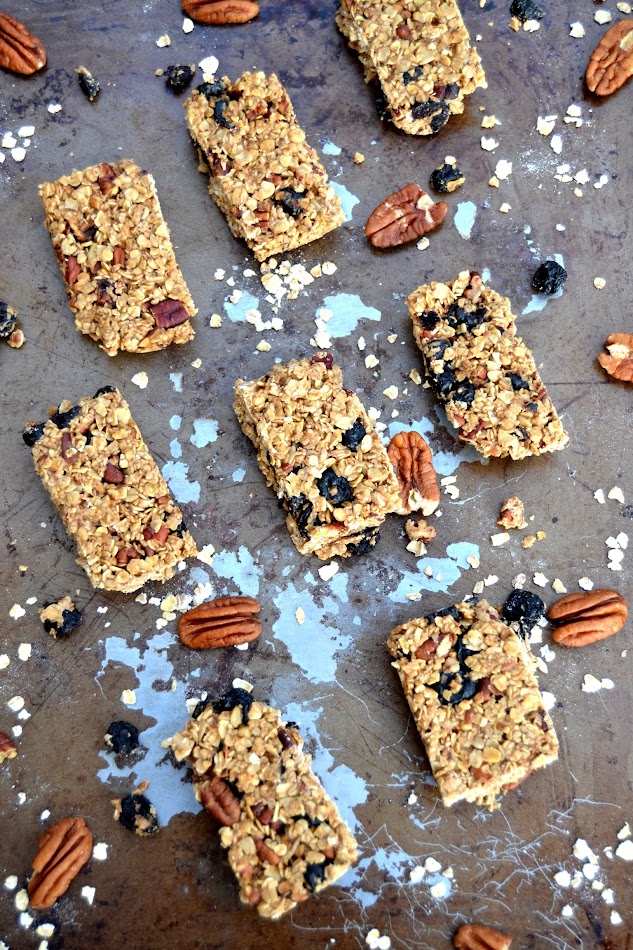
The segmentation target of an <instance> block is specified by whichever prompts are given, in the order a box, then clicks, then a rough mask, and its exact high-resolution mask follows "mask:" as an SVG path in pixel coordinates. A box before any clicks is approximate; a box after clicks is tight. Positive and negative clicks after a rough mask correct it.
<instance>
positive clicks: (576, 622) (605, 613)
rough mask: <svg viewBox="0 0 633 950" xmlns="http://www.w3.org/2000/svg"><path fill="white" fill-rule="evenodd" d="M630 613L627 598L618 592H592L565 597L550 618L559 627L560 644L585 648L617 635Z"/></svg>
mask: <svg viewBox="0 0 633 950" xmlns="http://www.w3.org/2000/svg"><path fill="white" fill-rule="evenodd" d="M628 613H629V609H628V607H627V604H626V601H625V599H624V597H622V596H621V595H620V594H618V592H617V591H616V590H590V591H588V592H587V593H583V594H567V596H566V597H561V599H560V600H557V601H556V603H555V604H553V605H552V606H551V607H550V609H549V610H548V611H547V617H548V620H551V621H552V623H554V624H556V627H557V629H556V630H555V631H554V633H553V634H552V636H553V638H554V640H556V642H557V643H560V644H561V646H565V647H582V646H585V645H586V644H587V643H595V642H596V641H597V640H604V639H605V638H606V637H610V636H612V635H613V634H614V633H617V632H618V630H621V629H622V627H623V626H624V624H625V623H626V618H627V616H628Z"/></svg>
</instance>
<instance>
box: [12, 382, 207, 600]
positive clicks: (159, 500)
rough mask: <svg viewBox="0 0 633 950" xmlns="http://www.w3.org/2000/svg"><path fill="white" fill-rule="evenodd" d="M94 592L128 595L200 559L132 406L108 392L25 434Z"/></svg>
mask: <svg viewBox="0 0 633 950" xmlns="http://www.w3.org/2000/svg"><path fill="white" fill-rule="evenodd" d="M23 438H24V441H25V442H26V444H27V445H28V446H29V447H30V448H31V453H32V455H33V461H34V462H35V469H36V471H37V474H38V475H39V476H40V478H41V479H42V482H43V484H44V487H45V488H46V489H47V491H48V493H49V494H50V496H51V498H52V500H53V503H54V504H55V506H56V508H57V510H58V511H59V514H60V515H61V519H62V521H63V522H64V526H65V528H66V531H67V532H68V534H69V535H70V537H71V538H72V540H73V541H74V542H75V544H76V545H77V550H78V552H79V557H78V558H77V562H78V563H79V564H81V566H82V567H83V568H84V570H85V571H86V573H87V574H88V577H89V578H90V582H91V583H92V585H93V586H94V587H100V588H102V589H104V590H117V591H121V592H123V593H130V592H131V591H134V590H138V588H139V587H142V586H143V584H145V583H146V582H147V581H151V580H157V581H166V580H168V579H169V578H170V577H173V575H174V571H175V567H176V565H177V564H178V562H179V561H181V560H183V558H187V557H193V555H195V554H196V545H195V542H194V540H193V538H192V536H191V535H190V534H189V532H188V531H187V530H186V528H185V525H184V522H183V520H182V512H181V511H180V508H178V506H177V505H176V504H175V503H174V501H173V499H172V497H171V495H170V493H169V488H168V487H167V484H166V483H165V480H164V479H163V477H162V475H161V473H160V471H159V469H158V466H157V465H156V462H155V461H154V459H153V458H152V456H151V454H150V452H149V449H148V448H147V446H146V445H145V443H144V442H143V439H142V437H141V433H140V432H139V430H138V427H137V425H136V423H135V422H134V420H133V419H132V414H131V412H130V408H129V406H128V404H127V403H126V402H125V400H124V399H123V396H122V395H121V393H120V392H119V391H118V390H117V389H114V387H112V386H105V387H104V388H103V389H100V390H99V391H98V392H97V393H96V394H95V395H94V396H93V397H86V398H85V399H81V400H80V401H79V404H78V405H76V406H73V404H72V403H71V402H68V401H66V402H63V403H62V404H61V405H60V406H59V408H58V409H57V411H56V412H54V413H53V414H52V415H51V417H50V419H49V420H48V421H47V422H40V423H29V424H28V426H27V428H26V429H25V430H24V434H23Z"/></svg>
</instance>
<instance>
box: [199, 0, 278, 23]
mask: <svg viewBox="0 0 633 950" xmlns="http://www.w3.org/2000/svg"><path fill="white" fill-rule="evenodd" d="M182 9H183V11H184V12H185V13H186V14H187V16H190V17H191V19H192V20H197V21H198V23H248V21H249V20H252V19H253V18H254V17H256V16H257V14H258V13H259V6H258V5H257V4H256V3H252V2H251V0H182Z"/></svg>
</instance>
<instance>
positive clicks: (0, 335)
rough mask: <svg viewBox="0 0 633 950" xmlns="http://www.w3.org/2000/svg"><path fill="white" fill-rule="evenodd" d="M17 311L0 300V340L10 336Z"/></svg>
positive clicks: (15, 321)
mask: <svg viewBox="0 0 633 950" xmlns="http://www.w3.org/2000/svg"><path fill="white" fill-rule="evenodd" d="M17 317H18V315H17V311H15V310H14V309H13V307H10V306H9V305H8V304H6V303H3V302H2V301H1V300H0V339H2V340H4V339H6V337H8V336H11V334H12V333H13V331H14V330H15V325H16V323H17Z"/></svg>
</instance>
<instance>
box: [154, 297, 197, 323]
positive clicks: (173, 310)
mask: <svg viewBox="0 0 633 950" xmlns="http://www.w3.org/2000/svg"><path fill="white" fill-rule="evenodd" d="M149 309H150V311H151V313H152V316H153V317H154V319H155V320H156V325H157V326H159V327H161V328H162V329H164V330H165V329H168V328H169V327H177V326H178V325H179V324H181V323H186V321H187V320H188V319H189V314H188V313H187V310H186V308H185V305H184V304H183V302H182V301H181V300H171V299H168V300H161V301H160V302H159V303H151V304H149Z"/></svg>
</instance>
